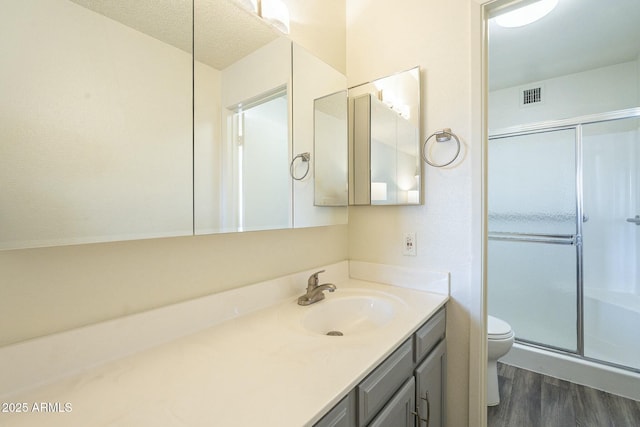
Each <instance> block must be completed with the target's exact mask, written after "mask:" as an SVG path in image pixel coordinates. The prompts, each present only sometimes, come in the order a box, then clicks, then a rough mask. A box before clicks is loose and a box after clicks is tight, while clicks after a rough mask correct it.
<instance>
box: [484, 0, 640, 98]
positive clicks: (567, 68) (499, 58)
mask: <svg viewBox="0 0 640 427" xmlns="http://www.w3.org/2000/svg"><path fill="white" fill-rule="evenodd" d="M639 55H640V0H607V1H602V0H560V3H559V4H558V6H557V7H556V9H555V10H553V11H552V12H551V13H550V14H549V15H547V16H546V17H544V18H543V19H541V20H540V21H538V22H534V23H533V24H530V25H527V26H525V27H521V28H502V27H499V26H498V25H496V24H495V23H494V22H493V21H490V24H489V76H490V77H489V88H490V90H496V89H502V88H506V87H512V86H520V85H523V84H525V83H529V82H533V81H539V80H545V79H549V78H553V77H557V76H562V75H566V74H571V73H576V72H580V71H584V70H591V69H595V68H599V67H603V66H607V65H613V64H619V63H623V62H628V61H633V60H637V59H638V56H639Z"/></svg>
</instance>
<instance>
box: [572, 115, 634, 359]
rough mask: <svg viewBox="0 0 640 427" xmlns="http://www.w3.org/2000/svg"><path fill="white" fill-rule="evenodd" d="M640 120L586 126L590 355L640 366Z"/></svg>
mask: <svg viewBox="0 0 640 427" xmlns="http://www.w3.org/2000/svg"><path fill="white" fill-rule="evenodd" d="M639 134H640V119H638V118H628V119H624V120H616V121H608V122H602V123H594V124H588V125H584V126H583V129H582V136H583V137H582V139H583V164H584V166H583V175H584V212H585V215H587V216H588V221H587V222H585V224H584V227H583V235H584V255H583V256H584V280H583V283H584V341H585V356H586V357H589V358H593V359H598V360H602V361H605V362H608V363H612V364H616V365H623V366H627V367H630V368H632V369H636V370H640V271H639V268H640V267H639V263H638V259H639V258H640V217H638V216H639V215H640V204H639V202H638V200H639V198H638V196H639V195H640V172H639V171H638V168H639V167H640V136H639Z"/></svg>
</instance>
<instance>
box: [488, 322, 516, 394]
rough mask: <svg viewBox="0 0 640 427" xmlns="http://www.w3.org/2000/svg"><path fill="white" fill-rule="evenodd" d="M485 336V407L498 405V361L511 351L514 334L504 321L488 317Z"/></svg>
mask: <svg viewBox="0 0 640 427" xmlns="http://www.w3.org/2000/svg"><path fill="white" fill-rule="evenodd" d="M488 317H489V318H488V320H489V322H488V325H487V335H488V346H487V353H488V355H489V365H488V367H487V405H488V406H495V405H497V404H499V403H500V391H499V389H498V366H497V364H498V359H499V358H501V357H502V356H504V355H505V354H507V353H508V352H509V350H511V346H513V338H514V333H513V331H512V330H511V326H510V325H509V324H508V323H507V322H505V321H504V320H501V319H498V318H497V317H493V316H488Z"/></svg>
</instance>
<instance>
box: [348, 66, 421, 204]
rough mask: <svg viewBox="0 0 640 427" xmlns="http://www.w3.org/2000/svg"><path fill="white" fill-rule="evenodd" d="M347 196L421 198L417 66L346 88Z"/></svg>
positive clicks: (372, 200) (396, 200)
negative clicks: (347, 117) (347, 133)
mask: <svg viewBox="0 0 640 427" xmlns="http://www.w3.org/2000/svg"><path fill="white" fill-rule="evenodd" d="M349 155H350V160H349V162H350V168H349V171H350V172H349V185H350V187H351V188H352V189H353V191H351V192H350V193H349V202H350V204H353V205H417V204H420V203H422V189H421V182H422V178H421V176H422V173H421V171H422V162H421V157H420V69H419V67H415V68H412V69H410V70H407V71H404V72H401V73H397V74H394V75H392V76H388V77H384V78H381V79H378V80H375V81H373V82H370V83H366V84H362V85H358V86H354V87H351V88H349Z"/></svg>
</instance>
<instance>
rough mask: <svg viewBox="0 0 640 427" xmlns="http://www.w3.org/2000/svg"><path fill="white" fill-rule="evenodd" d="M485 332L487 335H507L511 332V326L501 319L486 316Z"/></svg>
mask: <svg viewBox="0 0 640 427" xmlns="http://www.w3.org/2000/svg"><path fill="white" fill-rule="evenodd" d="M488 320H489V323H488V325H487V333H488V334H489V335H508V334H510V333H511V326H509V324H508V323H507V322H505V321H504V320H502V319H498V318H497V317H493V316H488Z"/></svg>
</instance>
